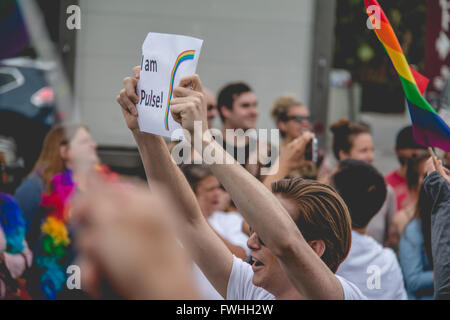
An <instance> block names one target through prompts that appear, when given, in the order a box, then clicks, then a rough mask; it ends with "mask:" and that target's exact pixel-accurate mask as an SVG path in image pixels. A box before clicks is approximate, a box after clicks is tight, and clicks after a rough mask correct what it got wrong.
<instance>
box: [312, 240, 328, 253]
mask: <svg viewBox="0 0 450 320" xmlns="http://www.w3.org/2000/svg"><path fill="white" fill-rule="evenodd" d="M308 244H309V245H310V247H311V248H312V249H313V250H314V251H315V252H316V253H317V255H318V256H319V257H321V256H322V255H323V253H324V252H325V249H326V246H325V242H324V241H323V240H313V241H309V242H308Z"/></svg>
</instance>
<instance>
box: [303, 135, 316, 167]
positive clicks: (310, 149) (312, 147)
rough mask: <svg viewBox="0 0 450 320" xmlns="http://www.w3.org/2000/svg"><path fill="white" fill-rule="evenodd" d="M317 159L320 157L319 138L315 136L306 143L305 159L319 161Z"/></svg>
mask: <svg viewBox="0 0 450 320" xmlns="http://www.w3.org/2000/svg"><path fill="white" fill-rule="evenodd" d="M317 159H318V149H317V139H316V138H313V139H312V140H311V141H310V142H309V143H308V144H307V145H306V150H305V160H307V161H312V162H314V163H317Z"/></svg>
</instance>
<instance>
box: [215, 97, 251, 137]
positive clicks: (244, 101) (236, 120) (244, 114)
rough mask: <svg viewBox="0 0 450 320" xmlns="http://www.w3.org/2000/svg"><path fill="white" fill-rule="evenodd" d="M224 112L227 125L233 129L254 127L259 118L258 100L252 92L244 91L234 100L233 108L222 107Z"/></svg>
mask: <svg viewBox="0 0 450 320" xmlns="http://www.w3.org/2000/svg"><path fill="white" fill-rule="evenodd" d="M222 112H223V115H224V117H225V121H226V122H227V126H228V127H229V128H232V129H243V130H248V129H253V128H255V127H256V120H257V119H258V100H257V99H256V95H255V94H254V93H253V92H251V91H248V92H244V93H241V94H240V95H238V96H236V97H235V98H234V100H233V108H232V109H231V110H230V109H228V108H226V107H222Z"/></svg>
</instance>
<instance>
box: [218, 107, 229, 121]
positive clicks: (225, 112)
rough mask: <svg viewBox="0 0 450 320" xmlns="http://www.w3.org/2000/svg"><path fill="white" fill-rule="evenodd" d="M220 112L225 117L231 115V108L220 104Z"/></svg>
mask: <svg viewBox="0 0 450 320" xmlns="http://www.w3.org/2000/svg"><path fill="white" fill-rule="evenodd" d="M220 113H221V114H222V116H223V117H224V118H225V119H227V118H229V117H230V109H228V108H227V107H225V106H220Z"/></svg>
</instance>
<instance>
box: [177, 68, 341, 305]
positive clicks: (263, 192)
mask: <svg viewBox="0 0 450 320" xmlns="http://www.w3.org/2000/svg"><path fill="white" fill-rule="evenodd" d="M189 85H190V86H191V87H192V88H193V90H190V89H186V88H184V87H186V86H189ZM200 92H201V82H200V79H199V78H198V76H196V75H194V76H190V77H185V78H183V79H182V80H181V82H180V87H177V88H176V89H175V90H174V96H176V97H177V98H178V97H180V98H181V99H173V100H172V102H171V103H172V114H173V115H174V119H179V122H180V123H181V124H182V126H183V127H184V128H185V129H187V130H188V131H189V132H191V135H194V136H195V138H200V139H201V141H202V147H203V150H204V149H205V148H206V147H207V148H209V150H213V152H209V154H215V157H214V158H215V159H221V160H225V159H226V160H227V162H222V163H233V164H226V165H224V164H212V165H211V169H212V171H213V172H214V174H215V175H216V177H217V178H218V179H219V180H220V182H221V183H222V184H223V185H224V187H225V188H226V189H227V191H228V192H229V193H230V196H231V198H232V199H233V201H234V202H235V204H236V205H237V207H238V208H239V210H240V213H241V214H242V215H243V216H244V218H245V220H246V221H247V222H248V223H249V224H250V225H251V226H252V227H253V228H254V229H255V230H256V231H257V232H258V235H259V236H260V237H261V238H262V239H263V241H264V243H265V244H266V245H267V247H268V248H269V249H270V250H271V251H272V252H273V253H274V254H275V255H276V256H277V257H278V259H279V261H280V262H281V265H282V267H283V269H284V271H285V272H286V274H287V275H288V277H289V279H290V280H291V282H292V283H293V284H294V286H295V287H296V288H297V290H299V292H301V293H302V294H303V295H304V296H305V297H306V298H308V299H343V298H344V294H343V290H342V286H341V284H340V282H339V280H338V279H337V278H336V277H335V275H334V274H333V273H332V272H331V270H330V269H329V268H328V267H327V266H326V265H325V263H324V262H323V261H322V260H321V259H320V257H319V256H318V255H317V254H316V253H315V252H314V251H313V249H312V248H311V247H310V246H309V244H308V243H307V242H306V241H305V239H304V238H303V236H302V234H301V233H300V231H299V230H298V228H297V226H296V225H295V223H294V221H293V220H292V218H291V217H290V216H289V214H288V212H287V211H286V210H285V209H284V207H283V206H282V205H281V203H280V202H279V201H278V200H277V198H276V197H275V196H274V195H273V194H272V193H271V192H270V191H269V190H268V189H267V188H266V187H265V186H264V185H263V184H261V183H260V182H259V181H258V180H257V179H256V178H254V177H253V176H252V175H251V174H250V173H248V172H247V171H246V170H245V169H244V168H242V167H241V166H240V165H239V164H238V163H236V161H235V160H234V158H232V157H231V156H230V155H229V154H228V153H226V152H225V150H223V148H222V147H221V146H220V145H219V144H218V143H217V142H216V141H214V140H213V139H212V137H211V135H210V134H209V131H208V130H207V128H205V124H206V106H205V104H204V101H203V97H201V94H200ZM194 121H202V132H196V131H194ZM197 131H198V130H197ZM198 135H201V137H198ZM195 138H194V139H192V140H193V141H194V140H195ZM198 151H199V150H198ZM210 160H211V159H205V161H206V162H208V161H210ZM228 161H229V162H228Z"/></svg>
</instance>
